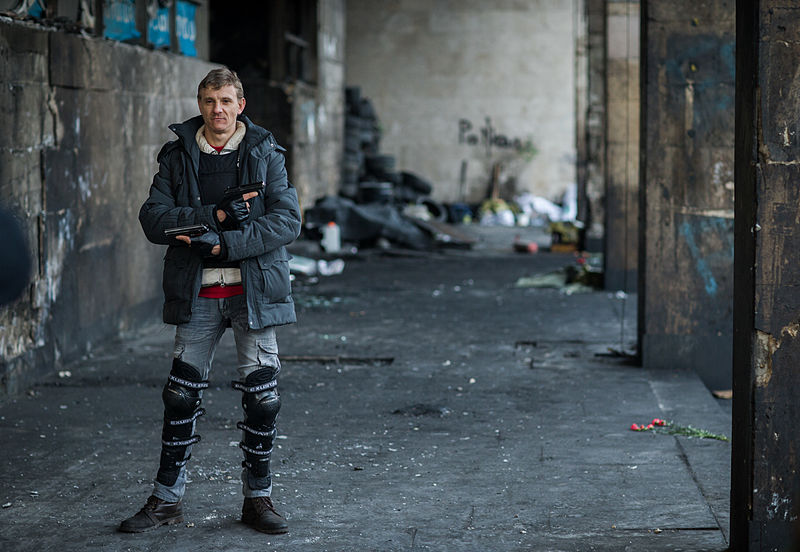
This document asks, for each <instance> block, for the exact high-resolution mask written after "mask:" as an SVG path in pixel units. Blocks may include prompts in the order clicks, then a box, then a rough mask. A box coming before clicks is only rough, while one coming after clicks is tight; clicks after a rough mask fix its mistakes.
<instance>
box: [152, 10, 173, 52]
mask: <svg viewBox="0 0 800 552" xmlns="http://www.w3.org/2000/svg"><path fill="white" fill-rule="evenodd" d="M147 42H149V43H150V44H152V45H153V46H155V47H156V48H163V47H169V43H170V40H169V8H158V11H157V12H156V16H155V17H154V18H153V19H151V20H150V22H149V23H148V24H147Z"/></svg>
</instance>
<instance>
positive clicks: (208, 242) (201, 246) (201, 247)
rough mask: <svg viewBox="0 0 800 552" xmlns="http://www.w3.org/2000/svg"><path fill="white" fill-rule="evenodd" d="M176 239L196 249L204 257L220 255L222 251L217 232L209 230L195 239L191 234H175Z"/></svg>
mask: <svg viewBox="0 0 800 552" xmlns="http://www.w3.org/2000/svg"><path fill="white" fill-rule="evenodd" d="M175 239H176V240H180V241H182V242H184V243H185V244H187V245H188V246H189V247H192V248H194V249H196V250H197V252H198V253H200V254H201V255H203V257H213V256H215V255H219V253H220V251H222V246H220V244H219V234H217V233H216V232H212V231H208V232H206V233H205V234H203V235H202V236H198V237H196V238H195V239H194V240H192V238H190V237H189V236H175Z"/></svg>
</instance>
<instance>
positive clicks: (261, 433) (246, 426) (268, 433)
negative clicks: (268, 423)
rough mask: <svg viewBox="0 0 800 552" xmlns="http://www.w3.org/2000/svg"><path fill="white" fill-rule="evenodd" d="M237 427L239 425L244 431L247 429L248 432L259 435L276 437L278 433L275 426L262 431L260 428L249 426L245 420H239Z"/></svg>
mask: <svg viewBox="0 0 800 552" xmlns="http://www.w3.org/2000/svg"><path fill="white" fill-rule="evenodd" d="M236 427H238V428H239V429H241V430H242V431H246V432H247V433H252V434H253V435H258V436H259V437H273V438H274V437H275V434H276V433H277V432H276V430H275V428H274V427H273V429H271V430H269V431H260V430H258V429H253V428H252V427H250V426H248V425H247V424H245V423H244V422H238V423H237V424H236Z"/></svg>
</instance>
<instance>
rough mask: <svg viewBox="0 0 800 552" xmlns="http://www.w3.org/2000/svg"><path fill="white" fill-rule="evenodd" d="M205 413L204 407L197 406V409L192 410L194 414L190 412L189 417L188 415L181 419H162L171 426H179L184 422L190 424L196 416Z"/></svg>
mask: <svg viewBox="0 0 800 552" xmlns="http://www.w3.org/2000/svg"><path fill="white" fill-rule="evenodd" d="M205 413H206V409H205V408H198V409H197V410H195V411H194V414H192V415H191V417H189V418H185V419H183V420H168V419H165V420H164V421H165V422H166V423H168V424H169V425H171V426H179V425H184V424H191V423H192V422H194V421H195V420H196V419H197V418H199V417H200V416H203V415H204V414H205Z"/></svg>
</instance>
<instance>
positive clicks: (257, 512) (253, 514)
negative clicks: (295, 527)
mask: <svg viewBox="0 0 800 552" xmlns="http://www.w3.org/2000/svg"><path fill="white" fill-rule="evenodd" d="M242 523H244V524H246V525H249V526H250V527H252V528H253V529H255V530H256V531H261V532H262V533H269V534H271V535H277V534H280V533H286V532H287V531H288V530H289V524H288V523H286V519H285V518H284V517H283V516H282V515H280V514H279V513H278V512H276V511H275V506H273V505H272V499H270V497H268V496H257V497H254V498H245V499H244V505H243V506H242Z"/></svg>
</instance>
